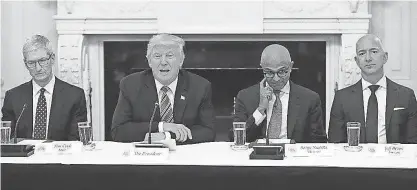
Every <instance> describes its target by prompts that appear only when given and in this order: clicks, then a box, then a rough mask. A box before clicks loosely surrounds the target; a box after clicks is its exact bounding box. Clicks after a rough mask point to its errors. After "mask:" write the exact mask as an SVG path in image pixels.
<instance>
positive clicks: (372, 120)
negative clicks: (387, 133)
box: [365, 85, 379, 143]
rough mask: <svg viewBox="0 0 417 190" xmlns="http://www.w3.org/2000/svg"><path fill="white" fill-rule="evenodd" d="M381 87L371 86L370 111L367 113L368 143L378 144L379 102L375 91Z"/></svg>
mask: <svg viewBox="0 0 417 190" xmlns="http://www.w3.org/2000/svg"><path fill="white" fill-rule="evenodd" d="M378 88H379V85H371V86H369V89H370V90H371V96H369V100H368V111H367V112H366V125H365V127H366V142H367V143H378V100H377V99H376V95H375V91H376V90H377V89H378Z"/></svg>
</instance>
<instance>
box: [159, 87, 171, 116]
mask: <svg viewBox="0 0 417 190" xmlns="http://www.w3.org/2000/svg"><path fill="white" fill-rule="evenodd" d="M168 90H169V87H167V86H163V87H162V88H161V92H162V100H161V118H162V121H164V122H167V123H172V122H174V116H173V114H172V106H171V101H170V100H169V97H168V95H167V92H168Z"/></svg>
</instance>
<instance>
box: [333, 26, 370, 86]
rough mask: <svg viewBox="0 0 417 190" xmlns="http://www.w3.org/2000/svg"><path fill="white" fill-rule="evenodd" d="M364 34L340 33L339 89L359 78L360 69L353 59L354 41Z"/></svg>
mask: <svg viewBox="0 0 417 190" xmlns="http://www.w3.org/2000/svg"><path fill="white" fill-rule="evenodd" d="M363 35H364V34H342V49H341V51H342V53H341V64H340V71H341V75H340V76H341V77H340V78H339V81H340V83H339V84H340V85H339V89H341V88H345V87H347V86H350V85H352V84H355V83H356V82H358V80H359V79H360V78H361V70H360V69H359V67H358V65H357V64H356V61H355V55H356V42H357V41H358V39H359V38H360V37H362V36H363Z"/></svg>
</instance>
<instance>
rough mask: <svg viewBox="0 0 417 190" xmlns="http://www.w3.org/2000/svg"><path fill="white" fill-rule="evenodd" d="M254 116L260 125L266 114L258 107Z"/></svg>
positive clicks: (256, 122)
mask: <svg viewBox="0 0 417 190" xmlns="http://www.w3.org/2000/svg"><path fill="white" fill-rule="evenodd" d="M252 116H253V118H254V119H255V124H256V125H258V126H259V124H261V123H262V121H263V120H264V119H265V117H266V114H265V115H264V114H262V113H261V112H259V110H258V109H256V110H255V111H254V112H253V114H252Z"/></svg>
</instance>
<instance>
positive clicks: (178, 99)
mask: <svg viewBox="0 0 417 190" xmlns="http://www.w3.org/2000/svg"><path fill="white" fill-rule="evenodd" d="M183 47H184V41H183V40H182V39H181V38H179V37H177V36H174V35H168V34H160V35H156V36H153V37H152V38H151V39H150V41H149V44H148V50H147V59H148V63H149V66H150V67H151V69H149V70H145V71H142V72H139V73H134V74H131V75H128V76H127V77H125V78H123V79H122V80H121V82H120V93H119V100H118V102H117V106H116V109H115V111H114V115H113V122H112V137H113V139H114V140H115V141H123V142H138V141H143V140H144V138H145V135H147V133H148V129H149V124H150V123H149V122H150V119H151V117H152V114H153V110H154V107H155V103H158V104H159V109H157V112H156V114H155V117H154V120H153V122H152V123H151V128H152V129H151V130H152V131H151V132H152V136H157V137H160V138H159V139H161V138H162V139H166V138H168V139H169V138H174V139H176V141H177V142H178V143H180V144H188V143H200V142H209V141H214V137H215V133H214V129H213V123H214V115H213V105H212V103H211V84H210V82H209V81H207V80H206V79H204V78H202V77H200V76H198V75H195V74H192V73H190V72H187V71H185V70H180V68H181V67H182V64H183V61H184V51H183Z"/></svg>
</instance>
